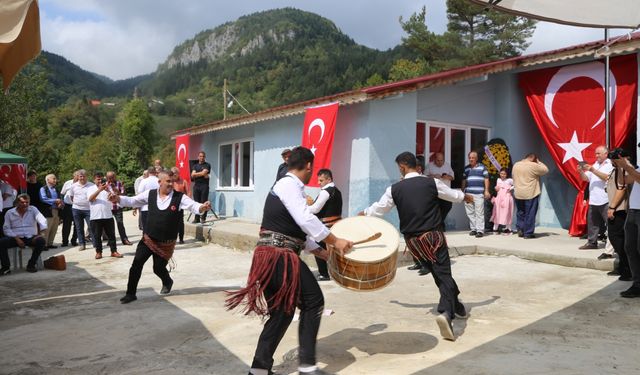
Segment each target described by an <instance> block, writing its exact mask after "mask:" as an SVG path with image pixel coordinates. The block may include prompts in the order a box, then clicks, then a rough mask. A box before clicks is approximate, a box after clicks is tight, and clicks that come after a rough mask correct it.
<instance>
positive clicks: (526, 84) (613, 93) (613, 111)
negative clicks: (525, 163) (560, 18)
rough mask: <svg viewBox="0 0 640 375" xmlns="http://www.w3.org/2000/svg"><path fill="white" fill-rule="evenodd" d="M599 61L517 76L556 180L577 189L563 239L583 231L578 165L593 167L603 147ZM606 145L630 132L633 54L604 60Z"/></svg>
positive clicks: (635, 76)
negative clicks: (557, 175)
mask: <svg viewBox="0 0 640 375" xmlns="http://www.w3.org/2000/svg"><path fill="white" fill-rule="evenodd" d="M604 67H605V66H604V62H602V61H594V62H589V63H584V64H575V65H566V66H562V67H556V68H549V69H542V70H536V71H532V72H526V73H521V74H520V87H521V88H522V90H523V91H524V94H525V97H526V100H527V104H528V105H529V109H530V110H531V114H532V115H533V118H534V120H535V123H536V125H537V126H538V129H539V130H540V134H542V138H543V139H544V142H545V144H546V145H547V148H548V150H549V153H550V154H551V156H552V157H553V160H554V161H555V163H556V165H557V166H558V169H560V172H561V173H562V175H563V176H564V177H565V178H566V179H567V180H568V181H569V182H570V183H571V184H572V185H573V186H574V187H575V188H576V189H578V196H577V197H576V201H575V205H574V210H573V215H572V218H571V227H570V228H569V234H571V235H580V234H582V233H583V232H584V230H585V227H586V212H585V209H586V208H587V207H585V205H584V203H583V195H584V190H585V189H586V188H587V186H588V184H587V183H586V182H584V181H582V180H581V179H580V174H579V173H578V171H577V167H578V162H582V161H584V162H587V163H589V164H592V163H593V162H595V150H596V148H597V147H598V146H600V145H606V143H607V142H606V140H605V137H606V131H605V84H604V79H605V69H604ZM610 67H611V69H610V71H611V73H610V76H609V77H610V78H609V79H610V89H609V93H608V95H609V98H610V106H609V114H610V141H611V142H610V145H611V147H612V148H615V147H620V146H621V145H622V144H624V142H625V141H626V139H627V136H628V135H629V133H630V132H631V131H632V130H633V129H634V128H635V121H636V93H637V81H638V65H637V62H636V55H635V54H632V55H626V56H620V57H614V58H611V59H610Z"/></svg>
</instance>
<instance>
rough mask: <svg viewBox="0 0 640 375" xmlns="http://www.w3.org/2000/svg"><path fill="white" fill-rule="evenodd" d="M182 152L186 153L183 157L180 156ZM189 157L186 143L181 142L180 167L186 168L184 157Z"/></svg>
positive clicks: (179, 147)
mask: <svg viewBox="0 0 640 375" xmlns="http://www.w3.org/2000/svg"><path fill="white" fill-rule="evenodd" d="M180 152H183V153H184V156H183V157H180ZM186 157H187V146H185V144H184V143H181V144H180V146H178V161H180V168H184V159H185V158H186Z"/></svg>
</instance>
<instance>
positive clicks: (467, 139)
mask: <svg viewBox="0 0 640 375" xmlns="http://www.w3.org/2000/svg"><path fill="white" fill-rule="evenodd" d="M416 123H423V124H424V126H425V131H424V134H425V140H424V157H425V162H426V163H429V155H427V154H428V153H429V152H431V151H430V150H431V142H430V139H429V138H430V137H429V135H430V134H431V133H430V129H431V127H432V126H433V127H438V128H444V130H445V133H444V161H445V163H447V164H449V165H451V130H452V129H456V130H463V131H464V132H465V134H464V154H465V155H468V154H469V152H471V129H478V130H486V131H487V141H489V140H490V139H491V130H492V129H491V127H489V126H485V125H477V124H473V125H468V124H453V123H448V122H442V121H432V120H416Z"/></svg>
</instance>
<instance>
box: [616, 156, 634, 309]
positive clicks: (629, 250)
mask: <svg viewBox="0 0 640 375" xmlns="http://www.w3.org/2000/svg"><path fill="white" fill-rule="evenodd" d="M638 147H640V144H638ZM611 156H617V157H612V158H611V160H612V161H613V164H614V165H615V166H616V167H619V168H622V169H623V170H624V171H625V172H626V173H627V174H626V175H625V177H624V182H625V183H627V184H633V187H632V188H631V194H629V206H628V209H627V220H626V221H625V223H624V250H625V253H626V254H627V259H628V260H629V268H630V269H631V278H632V281H633V284H631V287H630V288H629V289H627V290H625V291H622V292H620V296H621V297H624V298H637V297H640V248H639V247H638V244H640V168H637V169H636V167H634V166H633V165H632V164H631V162H629V160H628V159H626V158H623V157H620V155H611Z"/></svg>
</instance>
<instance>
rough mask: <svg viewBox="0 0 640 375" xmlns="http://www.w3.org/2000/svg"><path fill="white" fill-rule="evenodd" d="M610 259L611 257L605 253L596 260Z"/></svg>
mask: <svg viewBox="0 0 640 375" xmlns="http://www.w3.org/2000/svg"><path fill="white" fill-rule="evenodd" d="M611 258H613V255H611V254H607V253H602V254H600V255H598V260H603V259H611Z"/></svg>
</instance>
